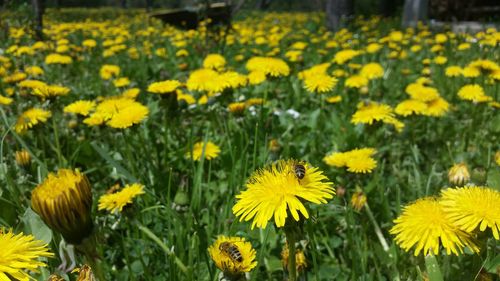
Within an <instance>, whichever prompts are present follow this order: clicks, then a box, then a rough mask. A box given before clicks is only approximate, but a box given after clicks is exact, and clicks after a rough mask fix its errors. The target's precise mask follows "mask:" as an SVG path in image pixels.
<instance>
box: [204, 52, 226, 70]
mask: <svg viewBox="0 0 500 281" xmlns="http://www.w3.org/2000/svg"><path fill="white" fill-rule="evenodd" d="M225 65H226V59H225V58H224V57H223V56H221V55H219V54H209V55H207V57H206V58H205V59H204V60H203V67H204V68H210V69H214V70H220V69H223V68H224V66H225Z"/></svg>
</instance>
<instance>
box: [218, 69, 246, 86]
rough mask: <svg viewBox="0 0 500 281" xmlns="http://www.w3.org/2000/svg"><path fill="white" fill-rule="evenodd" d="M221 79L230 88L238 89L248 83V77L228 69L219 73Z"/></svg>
mask: <svg viewBox="0 0 500 281" xmlns="http://www.w3.org/2000/svg"><path fill="white" fill-rule="evenodd" d="M219 78H220V81H221V83H222V84H223V85H227V86H226V87H228V88H233V89H236V88H238V87H241V86H245V85H246V84H247V77H246V76H245V75H243V74H240V73H238V72H236V71H227V72H224V73H221V75H219Z"/></svg>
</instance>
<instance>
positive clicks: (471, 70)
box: [462, 66, 481, 78]
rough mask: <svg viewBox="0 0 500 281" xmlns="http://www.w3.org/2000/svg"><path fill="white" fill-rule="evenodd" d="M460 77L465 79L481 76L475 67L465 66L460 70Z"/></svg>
mask: <svg viewBox="0 0 500 281" xmlns="http://www.w3.org/2000/svg"><path fill="white" fill-rule="evenodd" d="M462 75H463V76H464V77H467V78H475V77H478V76H479V75H481V70H480V69H479V68H477V67H473V66H466V67H464V68H463V69H462Z"/></svg>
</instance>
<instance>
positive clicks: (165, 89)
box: [148, 80, 181, 94]
mask: <svg viewBox="0 0 500 281" xmlns="http://www.w3.org/2000/svg"><path fill="white" fill-rule="evenodd" d="M180 86H181V82H179V81H177V80H165V81H161V82H154V83H152V84H150V85H149V86H148V92H151V93H155V94H166V93H173V92H175V90H176V89H177V88H179V87H180Z"/></svg>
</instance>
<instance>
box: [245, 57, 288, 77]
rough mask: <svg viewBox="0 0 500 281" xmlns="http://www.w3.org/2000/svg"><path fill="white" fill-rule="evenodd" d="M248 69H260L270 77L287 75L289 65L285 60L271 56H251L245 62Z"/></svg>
mask: <svg viewBox="0 0 500 281" xmlns="http://www.w3.org/2000/svg"><path fill="white" fill-rule="evenodd" d="M246 68H247V69H248V71H250V72H252V71H261V72H264V73H265V74H266V75H269V76H271V77H280V76H288V75H289V74H290V67H288V65H287V64H286V62H285V61H283V60H282V59H278V58H271V57H253V58H251V59H249V60H248V61H247V63H246Z"/></svg>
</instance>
